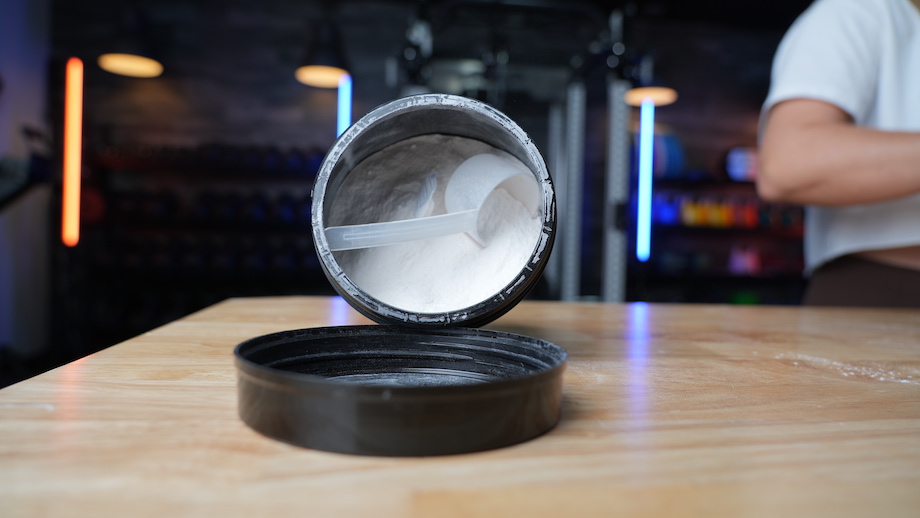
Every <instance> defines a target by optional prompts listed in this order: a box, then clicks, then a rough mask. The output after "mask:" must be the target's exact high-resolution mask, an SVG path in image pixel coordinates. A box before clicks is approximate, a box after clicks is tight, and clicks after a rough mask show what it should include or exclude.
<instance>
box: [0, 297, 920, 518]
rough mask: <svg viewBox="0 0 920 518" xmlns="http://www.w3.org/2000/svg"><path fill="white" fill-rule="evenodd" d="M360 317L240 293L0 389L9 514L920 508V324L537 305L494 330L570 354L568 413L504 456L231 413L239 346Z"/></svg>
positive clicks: (913, 315) (903, 319)
mask: <svg viewBox="0 0 920 518" xmlns="http://www.w3.org/2000/svg"><path fill="white" fill-rule="evenodd" d="M356 323H357V324H366V323H369V322H368V321H367V320H366V319H364V318H363V317H361V316H359V315H358V314H357V313H356V312H355V311H353V310H352V309H351V308H350V307H348V306H347V305H346V304H345V303H344V302H343V301H342V300H341V299H338V298H309V297H291V298H257V299H232V300H228V301H225V302H223V303H221V304H218V305H216V306H214V307H211V308H208V309H206V310H203V311H201V312H198V313H196V314H193V315H190V316H188V317H186V318H183V319H181V320H179V321H176V322H173V323H171V324H169V325H166V326H164V327H161V328H159V329H156V330H153V331H151V332H149V333H145V334H144V335H141V336H138V337H136V338H133V339H131V340H128V341H126V342H124V343H122V344H119V345H117V346H114V347H111V348H109V349H106V350H104V351H101V352H99V353H97V354H94V355H92V356H89V357H87V358H84V359H82V360H79V361H76V362H73V363H71V364H68V365H65V366H63V367H61V368H58V369H55V370H54V371H51V372H48V373H45V374H43V375H41V376H37V377H35V378H32V379H30V380H26V381H24V382H21V383H18V384H16V385H13V386H10V387H7V388H5V389H3V390H0V516H4V517H13V516H100V515H103V516H167V515H169V516H197V515H201V516H253V515H272V516H293V515H297V516H311V517H316V516H350V515H365V516H375V517H388V516H443V517H453V516H512V515H513V516H525V515H531V516H560V515H564V516H612V515H626V516H709V517H713V516H715V517H718V516H777V515H781V516H826V515H835V516H881V515H884V516H905V517H906V516H911V517H915V516H918V515H920V313H918V312H916V311H911V310H869V309H817V308H780V307H731V306H707V305H646V304H630V305H604V304H562V303H552V302H524V303H522V304H520V305H519V306H518V307H516V308H515V309H513V310H512V311H511V312H510V313H508V314H507V315H505V316H504V317H502V318H501V319H499V320H498V321H497V322H495V323H494V324H492V325H490V326H489V327H491V328H494V329H499V330H503V331H510V332H516V333H522V334H526V335H530V336H535V337H539V338H543V339H547V340H550V341H553V342H555V343H557V344H559V345H561V346H562V347H564V348H565V349H566V350H567V351H568V352H569V355H570V360H569V363H568V368H567V371H566V375H565V386H564V390H563V393H564V405H563V418H562V421H561V422H560V424H559V426H558V427H557V428H556V429H554V430H553V431H551V432H550V433H549V434H547V435H544V436H543V437H540V438H538V439H535V440H533V441H529V442H527V443H524V444H521V445H517V446H514V447H510V448H503V449H500V450H494V451H489V452H482V453H475V454H468V455H456V456H447V457H433V458H417V459H411V458H410V459H392V458H376V457H361V456H350V455H339V454H331V453H324V452H318V451H311V450H307V449H303V448H297V447H293V446H289V445H286V444H282V443H279V442H276V441H273V440H271V439H267V438H265V437H262V436H260V435H259V434H257V433H255V432H253V431H252V430H250V429H249V428H247V427H246V426H245V425H244V424H243V423H242V422H241V421H240V420H239V418H238V417H237V414H236V372H235V370H234V367H233V357H232V350H233V347H234V346H235V345H236V344H237V343H239V342H241V341H243V340H245V339H247V338H251V337H253V336H257V335H261V334H265V333H270V332H274V331H280V330H284V329H294V328H301V327H317V326H325V325H342V324H356Z"/></svg>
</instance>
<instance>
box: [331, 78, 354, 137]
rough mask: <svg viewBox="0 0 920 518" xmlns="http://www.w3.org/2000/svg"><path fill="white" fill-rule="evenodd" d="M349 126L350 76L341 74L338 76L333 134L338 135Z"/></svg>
mask: <svg viewBox="0 0 920 518" xmlns="http://www.w3.org/2000/svg"><path fill="white" fill-rule="evenodd" d="M349 126H351V76H350V75H348V74H342V77H340V78H339V111H338V117H337V119H336V128H335V136H336V137H338V136H339V135H341V134H342V133H344V132H345V130H347V129H348V127H349Z"/></svg>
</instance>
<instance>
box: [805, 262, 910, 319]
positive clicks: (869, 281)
mask: <svg viewBox="0 0 920 518" xmlns="http://www.w3.org/2000/svg"><path fill="white" fill-rule="evenodd" d="M802 303H803V304H804V305H806V306H866V307H891V308H912V307H915V308H920V270H912V269H910V268H901V267H898V266H891V265H887V264H882V263H878V262H875V261H870V260H868V259H863V258H861V257H856V256H852V255H848V256H843V257H839V258H837V259H834V260H833V261H830V262H828V263H826V264H823V265H821V266H820V267H818V269H817V270H815V271H814V273H812V276H811V280H810V281H809V283H808V288H807V289H806V290H805V297H804V299H803V300H802Z"/></svg>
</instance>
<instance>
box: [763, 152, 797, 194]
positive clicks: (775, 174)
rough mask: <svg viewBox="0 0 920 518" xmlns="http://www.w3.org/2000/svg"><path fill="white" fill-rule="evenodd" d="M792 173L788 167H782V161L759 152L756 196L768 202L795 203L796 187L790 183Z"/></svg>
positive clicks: (793, 183)
mask: <svg viewBox="0 0 920 518" xmlns="http://www.w3.org/2000/svg"><path fill="white" fill-rule="evenodd" d="M792 173H794V171H793V170H792V169H791V168H790V167H789V165H784V164H783V163H782V160H777V159H776V157H773V156H771V155H769V154H767V153H764V151H763V150H761V152H760V163H759V165H758V172H757V180H756V186H757V195H758V196H760V197H761V198H762V199H763V200H765V201H768V202H791V201H796V200H795V199H794V198H795V194H796V192H797V190H798V186H797V185H796V184H795V182H793V181H792V178H791V176H792Z"/></svg>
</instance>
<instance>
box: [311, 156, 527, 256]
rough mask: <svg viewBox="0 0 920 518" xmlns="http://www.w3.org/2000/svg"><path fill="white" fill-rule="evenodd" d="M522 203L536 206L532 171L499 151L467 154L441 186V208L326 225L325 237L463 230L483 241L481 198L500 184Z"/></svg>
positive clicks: (334, 241) (346, 243)
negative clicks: (393, 217)
mask: <svg viewBox="0 0 920 518" xmlns="http://www.w3.org/2000/svg"><path fill="white" fill-rule="evenodd" d="M432 181H435V178H434V177H433V176H429V177H428V178H427V179H426V181H425V183H424V184H423V187H422V192H421V193H420V198H425V199H424V200H423V199H420V200H419V207H422V206H423V205H427V204H428V202H429V201H430V198H431V196H432V195H433V193H434V186H433V185H432ZM500 185H501V186H502V187H503V188H504V189H506V190H507V191H508V192H509V194H511V195H512V196H513V197H515V198H516V199H517V200H518V201H520V202H521V203H523V204H524V206H525V207H526V208H527V210H529V211H530V213H531V214H535V213H536V212H537V209H538V204H539V197H540V188H539V185H537V180H536V178H534V176H533V173H531V172H530V171H528V170H527V169H526V168H525V167H523V165H521V164H518V163H515V162H512V161H511V160H508V159H506V158H502V157H500V156H498V155H492V154H487V153H486V154H481V155H475V156H472V157H470V158H468V159H466V161H464V162H463V163H462V164H460V167H458V168H457V169H456V170H455V171H454V172H453V174H451V176H450V179H449V180H448V181H447V186H446V188H445V190H444V206H445V208H446V210H447V212H446V213H445V214H439V215H436V216H427V217H421V218H413V219H404V220H398V221H386V222H381V223H367V224H363V225H346V226H341V227H328V228H327V229H326V241H327V243H328V244H329V249H330V250H332V251H333V252H335V251H338V250H354V249H359V248H371V247H376V246H386V245H395V244H400V243H408V242H410V241H417V240H420V239H430V238H433V237H441V236H447V235H451V234H460V233H463V232H466V233H467V234H469V235H470V236H471V237H472V238H473V239H474V240H476V242H477V243H479V244H480V245H481V246H486V245H487V244H488V243H485V242H484V241H483V239H482V238H481V237H480V235H479V232H478V230H477V226H478V222H479V213H480V209H482V206H483V204H484V203H485V201H486V198H488V197H489V195H490V194H491V193H492V191H494V190H495V189H496V188H498V187H499V186H500Z"/></svg>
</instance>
